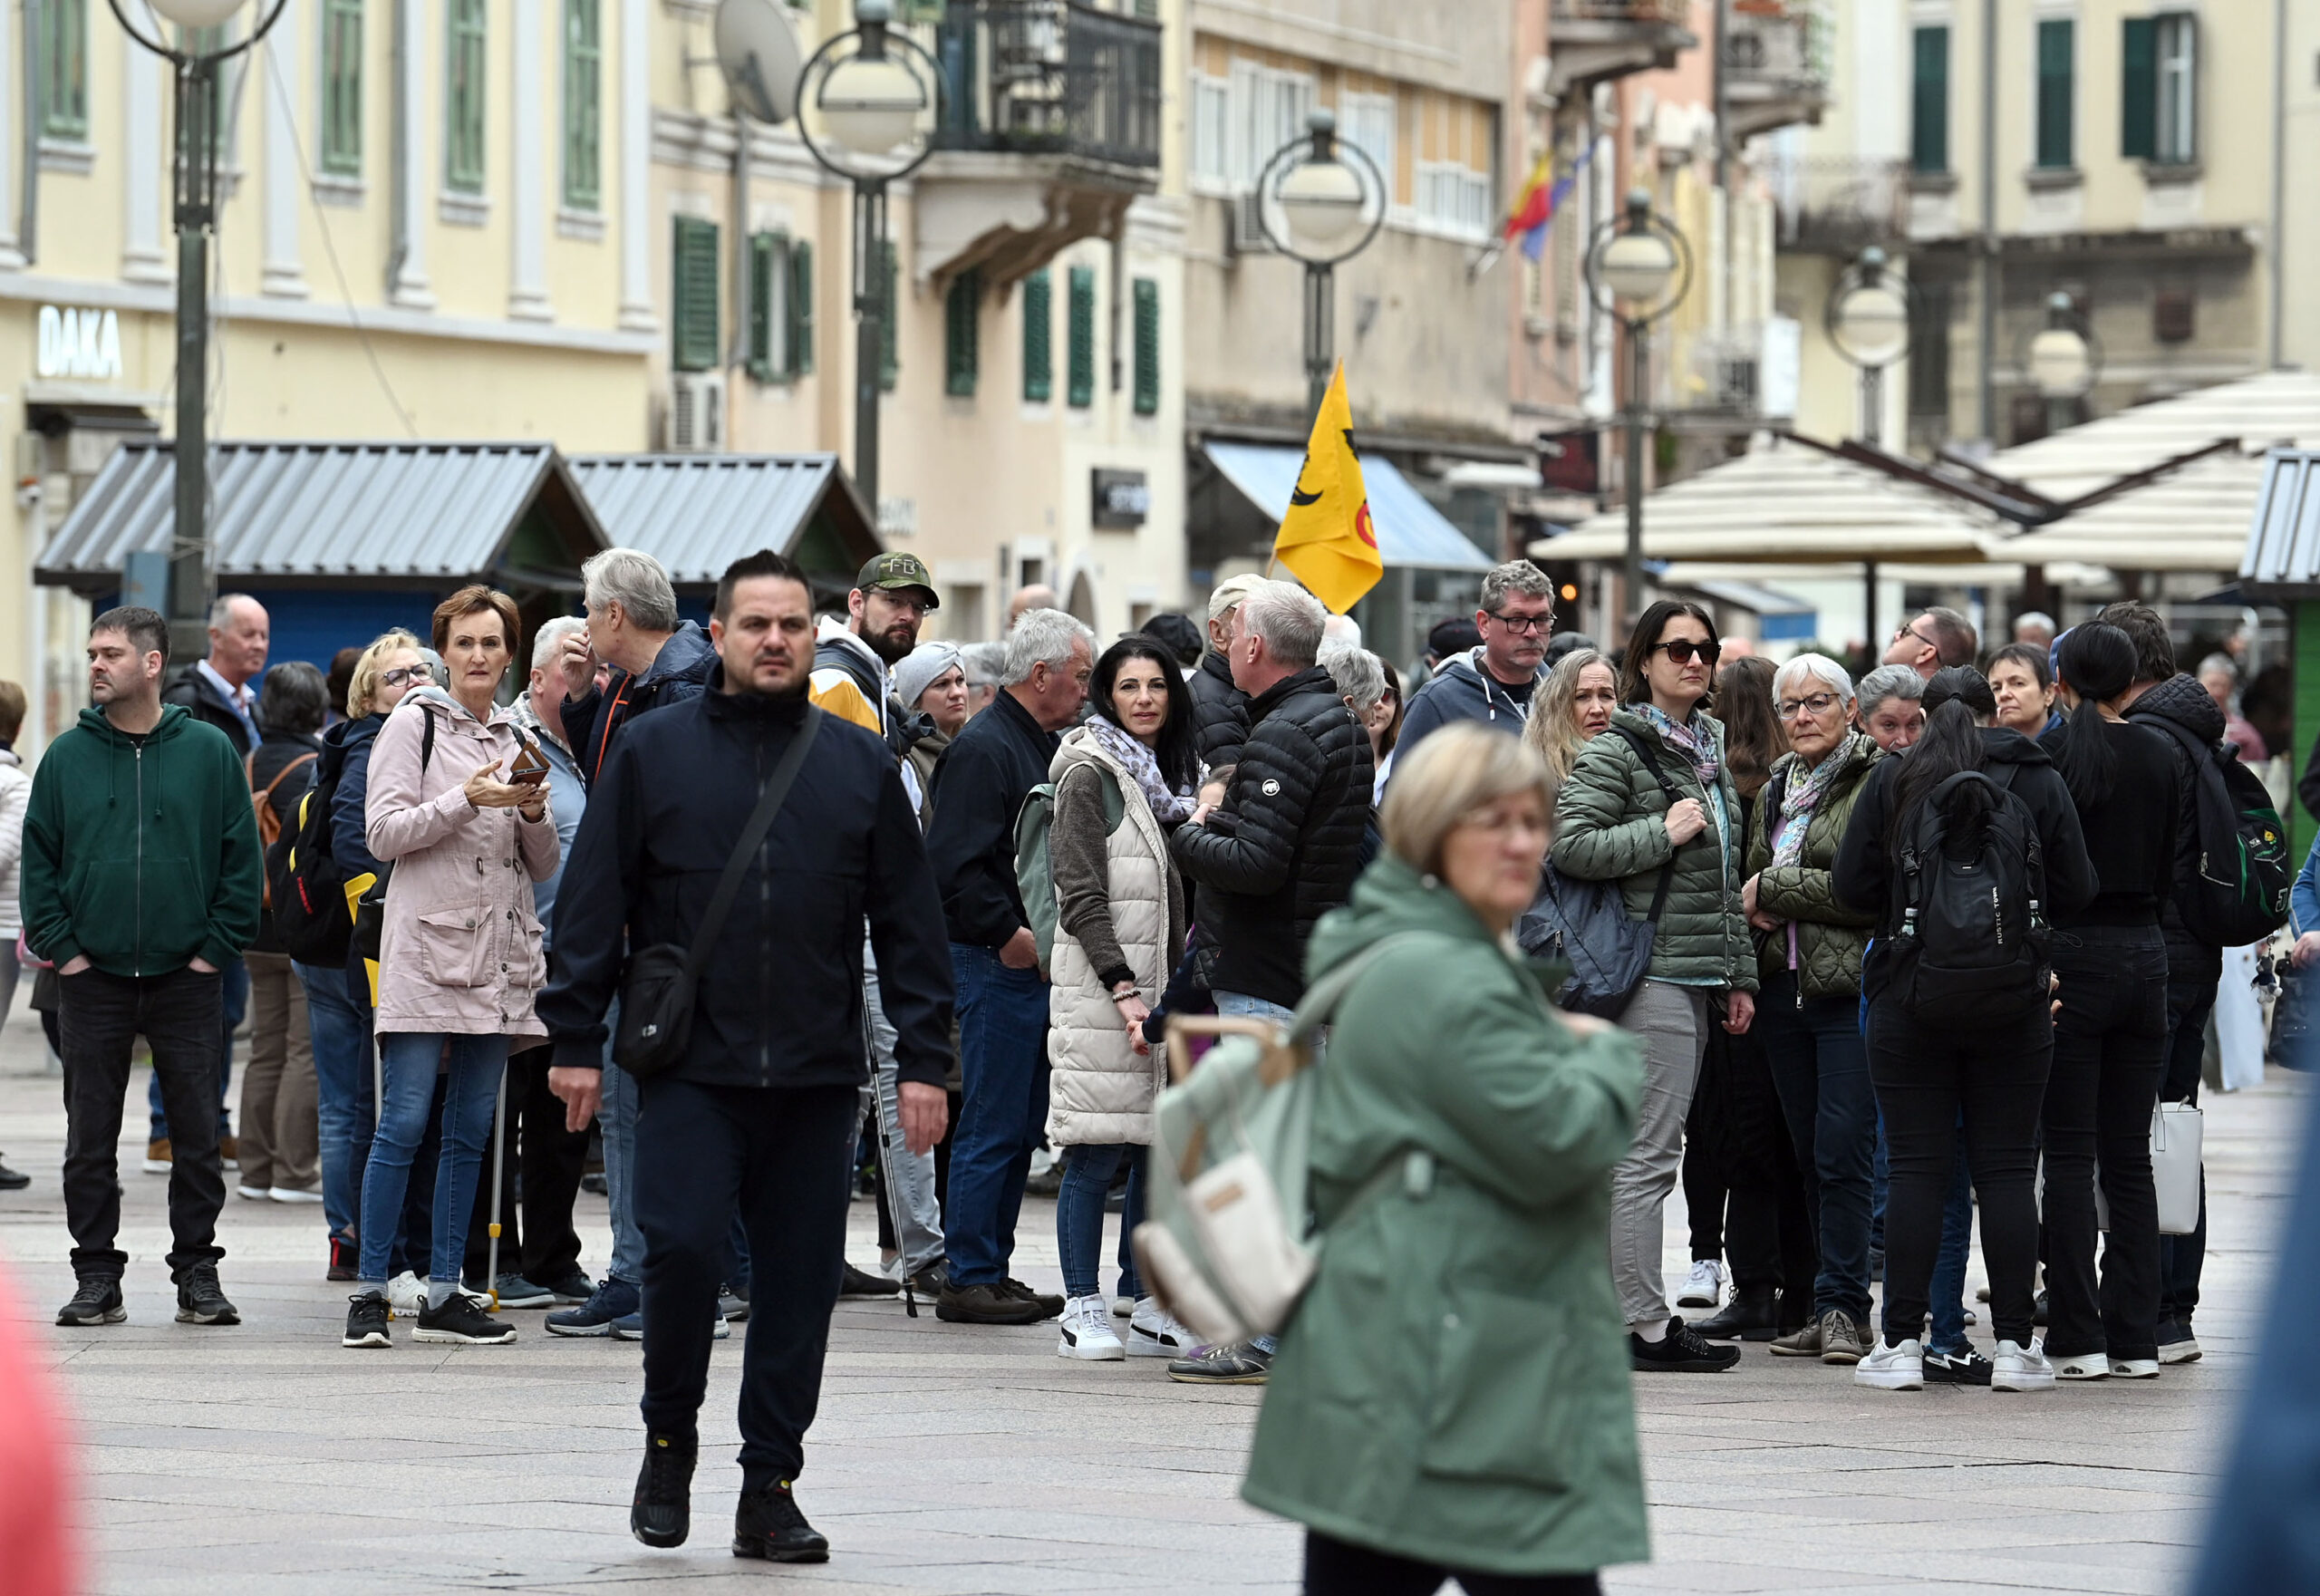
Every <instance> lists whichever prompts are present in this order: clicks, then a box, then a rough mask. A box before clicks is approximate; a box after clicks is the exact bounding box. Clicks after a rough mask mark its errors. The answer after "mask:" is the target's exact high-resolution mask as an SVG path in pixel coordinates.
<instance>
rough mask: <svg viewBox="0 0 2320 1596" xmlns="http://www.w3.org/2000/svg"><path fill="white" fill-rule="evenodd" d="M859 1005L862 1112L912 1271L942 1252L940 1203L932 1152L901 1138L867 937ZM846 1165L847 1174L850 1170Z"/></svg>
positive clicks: (887, 1028)
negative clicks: (865, 1073)
mask: <svg viewBox="0 0 2320 1596" xmlns="http://www.w3.org/2000/svg"><path fill="white" fill-rule="evenodd" d="M862 1011H863V1016H864V1019H865V1020H866V1022H867V1025H868V1029H869V1031H870V1079H868V1080H867V1081H865V1083H863V1087H862V1117H863V1118H864V1119H868V1118H869V1117H871V1116H872V1115H874V1114H875V1116H876V1117H877V1125H878V1168H879V1171H880V1173H881V1174H882V1175H884V1179H885V1182H886V1206H887V1208H888V1209H889V1210H890V1211H891V1212H892V1213H893V1214H894V1240H895V1241H896V1242H898V1243H901V1246H902V1255H903V1269H904V1272H906V1273H910V1274H916V1273H917V1272H919V1271H920V1270H922V1269H924V1268H925V1267H926V1266H927V1265H928V1264H930V1263H932V1262H934V1261H935V1260H937V1259H939V1258H941V1257H942V1204H940V1203H939V1202H938V1201H936V1199H935V1195H934V1153H933V1149H932V1148H929V1149H928V1150H927V1151H925V1152H923V1153H913V1152H912V1151H911V1150H910V1146H909V1144H908V1143H906V1142H904V1140H903V1121H902V1075H901V1072H900V1069H899V1068H898V1067H897V1066H896V1064H895V1063H894V1026H893V1025H892V1024H890V1023H889V1022H888V1021H887V1019H886V1006H885V1004H884V1003H883V1002H881V1001H879V998H878V965H877V962H876V961H875V959H873V958H872V957H871V954H870V939H869V938H868V937H867V936H865V937H864V938H863V939H862ZM851 1173H852V1172H851V1170H850V1169H849V1171H848V1174H849V1176H850V1175H851Z"/></svg>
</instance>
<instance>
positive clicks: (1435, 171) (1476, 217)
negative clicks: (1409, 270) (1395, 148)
mask: <svg viewBox="0 0 2320 1596" xmlns="http://www.w3.org/2000/svg"><path fill="white" fill-rule="evenodd" d="M1417 213H1418V215H1419V216H1420V217H1421V218H1424V219H1425V220H1426V221H1429V222H1432V223H1433V224H1434V225H1435V227H1442V228H1445V229H1446V230H1448V231H1451V232H1455V233H1467V234H1476V235H1481V236H1484V237H1487V236H1488V234H1489V232H1490V224H1491V203H1490V177H1489V174H1487V173H1485V172H1476V171H1469V170H1467V169H1465V168H1464V167H1463V166H1460V165H1458V164H1457V163H1455V162H1454V161H1445V160H1422V161H1420V162H1418V163H1417Z"/></svg>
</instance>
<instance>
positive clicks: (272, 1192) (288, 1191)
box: [266, 1186, 323, 1203]
mask: <svg viewBox="0 0 2320 1596" xmlns="http://www.w3.org/2000/svg"><path fill="white" fill-rule="evenodd" d="M266 1195H267V1196H268V1197H270V1198H271V1199H273V1200H274V1201H275V1202H276V1203H319V1202H321V1201H322V1200H323V1195H322V1194H321V1193H320V1192H307V1191H301V1190H299V1189H298V1188H297V1187H296V1186H268V1187H267V1188H266Z"/></svg>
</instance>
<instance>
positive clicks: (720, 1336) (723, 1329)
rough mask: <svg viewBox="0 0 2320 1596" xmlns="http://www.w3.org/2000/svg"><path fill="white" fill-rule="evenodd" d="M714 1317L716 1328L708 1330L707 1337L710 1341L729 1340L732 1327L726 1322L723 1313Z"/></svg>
mask: <svg viewBox="0 0 2320 1596" xmlns="http://www.w3.org/2000/svg"><path fill="white" fill-rule="evenodd" d="M716 1318H717V1328H716V1329H715V1330H711V1331H710V1332H709V1339H710V1340H712V1341H722V1340H730V1338H731V1336H732V1334H733V1327H732V1326H731V1325H730V1324H729V1323H727V1322H726V1320H725V1316H724V1315H723V1314H721V1313H720V1314H718V1315H717V1316H716Z"/></svg>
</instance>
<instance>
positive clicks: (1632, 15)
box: [1550, 0, 1692, 36]
mask: <svg viewBox="0 0 2320 1596" xmlns="http://www.w3.org/2000/svg"><path fill="white" fill-rule="evenodd" d="M1691 15H1692V5H1691V0H1554V9H1553V11H1552V13H1551V20H1552V21H1554V22H1629V23H1639V24H1647V25H1650V26H1655V27H1657V26H1663V25H1665V26H1670V27H1682V26H1683V25H1684V24H1686V23H1687V22H1688V21H1690V20H1691ZM1550 36H1551V35H1550Z"/></svg>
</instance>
